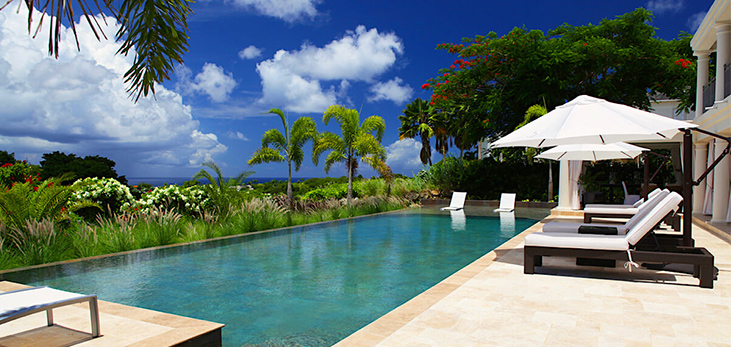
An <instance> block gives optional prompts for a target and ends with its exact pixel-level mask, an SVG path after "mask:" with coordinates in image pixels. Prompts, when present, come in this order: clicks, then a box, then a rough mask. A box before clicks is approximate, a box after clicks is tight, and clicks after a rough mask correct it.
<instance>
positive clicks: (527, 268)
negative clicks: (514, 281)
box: [523, 249, 543, 274]
mask: <svg viewBox="0 0 731 347" xmlns="http://www.w3.org/2000/svg"><path fill="white" fill-rule="evenodd" d="M523 252H524V253H523V273H524V274H533V273H535V267H536V266H542V265H543V258H542V257H541V256H540V255H534V254H533V252H531V251H530V250H528V249H524V251H523Z"/></svg>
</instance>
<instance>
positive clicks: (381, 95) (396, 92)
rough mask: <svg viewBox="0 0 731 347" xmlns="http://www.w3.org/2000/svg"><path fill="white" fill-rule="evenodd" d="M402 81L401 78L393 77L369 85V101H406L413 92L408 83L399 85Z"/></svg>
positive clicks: (398, 103) (400, 102)
mask: <svg viewBox="0 0 731 347" xmlns="http://www.w3.org/2000/svg"><path fill="white" fill-rule="evenodd" d="M403 82H404V81H403V80H402V79H401V78H398V77H396V78H394V79H392V80H390V81H388V82H385V83H384V82H378V83H376V84H374V85H373V86H371V89H370V90H371V94H372V95H371V96H370V97H369V98H368V100H369V101H380V100H390V101H393V103H395V104H396V105H401V104H403V103H405V102H406V101H408V100H409V99H410V98H411V96H412V95H413V94H414V89H413V88H411V86H409V85H401V83H403Z"/></svg>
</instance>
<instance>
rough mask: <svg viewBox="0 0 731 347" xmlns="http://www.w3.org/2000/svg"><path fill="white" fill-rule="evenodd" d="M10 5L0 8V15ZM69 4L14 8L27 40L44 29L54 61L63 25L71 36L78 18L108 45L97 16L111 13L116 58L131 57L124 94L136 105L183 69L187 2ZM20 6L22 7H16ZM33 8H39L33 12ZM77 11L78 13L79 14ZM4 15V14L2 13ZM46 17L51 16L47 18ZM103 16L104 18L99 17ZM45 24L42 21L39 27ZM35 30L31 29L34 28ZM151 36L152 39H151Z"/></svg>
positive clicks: (80, 0) (59, 0) (26, 1)
mask: <svg viewBox="0 0 731 347" xmlns="http://www.w3.org/2000/svg"><path fill="white" fill-rule="evenodd" d="M10 3H11V1H7V2H5V3H4V4H3V5H2V6H0V11H1V10H3V9H4V8H5V7H7V6H8V5H9V4H10ZM75 3H76V5H77V7H74V2H72V1H64V0H49V1H46V2H42V3H41V2H38V3H36V2H35V1H33V0H23V1H19V2H18V5H19V6H25V7H26V9H28V10H29V11H30V12H29V15H28V34H29V35H33V33H37V32H38V31H39V29H40V28H41V27H42V26H43V25H48V26H49V27H50V28H49V29H50V30H49V33H50V35H49V37H48V53H49V54H53V55H55V56H56V58H58V49H59V42H60V40H61V32H62V25H63V24H64V22H65V24H66V25H68V26H69V27H70V28H71V30H72V31H73V33H74V38H76V39H77V47H79V45H78V38H77V35H76V27H75V26H74V21H75V20H76V19H77V17H76V16H75V15H74V11H75V10H76V11H77V12H76V13H77V14H78V13H81V15H82V16H83V17H85V21H86V22H87V23H89V26H90V27H91V29H92V32H93V33H94V35H95V36H96V38H97V39H98V40H101V38H102V37H103V38H104V39H107V33H105V32H104V28H103V26H102V23H104V22H105V20H103V19H101V18H98V17H97V15H105V14H106V13H111V14H112V16H114V18H116V19H117V21H118V22H119V30H118V31H117V32H116V34H115V39H116V40H122V41H123V43H122V46H121V47H120V48H119V51H117V54H124V55H128V54H134V62H133V64H132V67H130V69H129V70H127V72H126V73H125V74H124V79H125V82H126V83H128V88H127V90H128V92H129V93H130V95H132V96H134V97H135V99H139V98H140V97H141V96H147V95H148V93H150V92H152V93H153V94H154V93H155V84H156V83H160V84H162V82H163V81H165V80H166V79H170V74H171V73H172V72H173V70H175V66H177V65H178V64H182V63H183V54H185V52H187V51H188V35H187V32H188V23H187V20H188V15H189V14H190V13H192V10H191V9H190V4H191V3H193V1H191V0H173V1H168V0H149V1H143V0H122V1H121V3H119V7H116V6H114V2H113V1H109V0H103V1H101V6H100V3H99V1H98V0H94V3H93V4H94V5H93V6H92V5H91V3H89V2H87V1H85V0H77V1H76V2H75ZM21 4H22V5H21ZM36 5H38V8H35V6H36ZM33 9H35V10H38V11H40V12H41V14H40V15H41V16H43V17H42V18H36V17H35V14H36V13H34V12H33ZM79 10H80V12H79ZM6 11H7V10H6ZM47 12H50V14H52V16H48V15H47V14H46V13H47ZM102 12H104V13H102ZM44 19H45V21H44ZM34 22H35V23H38V24H36V26H35V28H34V27H33V24H34ZM150 33H154V35H152V34H150Z"/></svg>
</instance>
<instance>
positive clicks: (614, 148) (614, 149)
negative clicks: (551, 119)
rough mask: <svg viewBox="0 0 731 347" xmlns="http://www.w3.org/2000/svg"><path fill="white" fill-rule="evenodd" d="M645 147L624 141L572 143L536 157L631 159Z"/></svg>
mask: <svg viewBox="0 0 731 347" xmlns="http://www.w3.org/2000/svg"><path fill="white" fill-rule="evenodd" d="M643 151H649V149H647V148H643V147H638V146H635V145H630V144H628V143H624V142H616V143H610V144H607V145H597V144H573V145H560V146H556V147H553V148H551V149H549V150H547V151H545V152H543V153H541V154H539V155H537V156H536V158H541V159H553V160H591V161H597V160H608V159H633V158H635V157H636V156H638V155H640V153H642V152H643Z"/></svg>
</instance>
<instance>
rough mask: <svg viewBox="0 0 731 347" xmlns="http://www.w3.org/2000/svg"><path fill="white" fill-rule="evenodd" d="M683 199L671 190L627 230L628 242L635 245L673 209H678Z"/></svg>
mask: <svg viewBox="0 0 731 347" xmlns="http://www.w3.org/2000/svg"><path fill="white" fill-rule="evenodd" d="M682 201H683V197H682V196H680V194H678V193H676V192H671V193H670V194H668V196H666V197H665V198H664V199H662V201H660V202H659V203H658V204H657V206H655V207H654V208H652V210H650V211H649V212H648V213H647V214H646V215H645V216H644V217H643V218H642V219H641V220H640V221H639V222H637V224H636V225H635V226H634V227H633V228H632V229H630V230H629V231H627V235H625V237H624V238H625V240H627V243H629V244H630V245H632V246H634V245H636V244H637V243H638V242H640V240H642V238H643V237H645V235H646V234H647V233H648V232H650V230H652V228H654V227H655V225H657V224H658V223H660V221H662V219H663V218H665V216H666V215H667V214H668V213H670V212H671V211H673V210H677V209H678V208H679V207H680V202H682Z"/></svg>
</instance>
